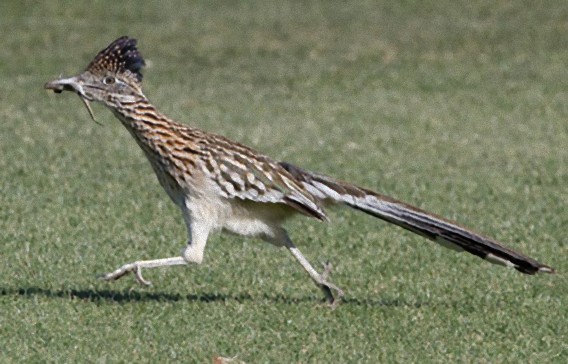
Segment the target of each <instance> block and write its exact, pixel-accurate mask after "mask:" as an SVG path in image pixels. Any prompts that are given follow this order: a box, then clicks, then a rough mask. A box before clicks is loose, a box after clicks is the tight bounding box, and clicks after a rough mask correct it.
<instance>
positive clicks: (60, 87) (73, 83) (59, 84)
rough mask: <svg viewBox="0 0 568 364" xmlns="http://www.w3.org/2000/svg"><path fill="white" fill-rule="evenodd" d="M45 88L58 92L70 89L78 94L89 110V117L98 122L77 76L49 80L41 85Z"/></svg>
mask: <svg viewBox="0 0 568 364" xmlns="http://www.w3.org/2000/svg"><path fill="white" fill-rule="evenodd" d="M43 87H44V88H45V89H46V90H53V92H55V93H58V94H60V93H61V92H63V91H71V92H76V93H77V95H79V98H80V99H81V101H83V104H85V107H86V108H87V111H89V115H90V116H91V118H92V119H93V120H94V121H95V122H96V123H97V124H98V121H97V120H96V119H95V115H94V114H93V110H92V109H91V105H90V104H89V97H87V95H85V92H84V91H83V87H82V86H81V83H80V82H79V79H78V76H75V77H69V78H60V79H58V80H54V81H50V82H48V83H46V84H45V85H44V86H43Z"/></svg>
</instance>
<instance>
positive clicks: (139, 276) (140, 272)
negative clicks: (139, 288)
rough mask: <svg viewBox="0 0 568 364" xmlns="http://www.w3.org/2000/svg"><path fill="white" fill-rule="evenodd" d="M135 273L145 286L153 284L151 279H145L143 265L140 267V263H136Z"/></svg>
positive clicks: (139, 281)
mask: <svg viewBox="0 0 568 364" xmlns="http://www.w3.org/2000/svg"><path fill="white" fill-rule="evenodd" d="M134 274H135V275H136V280H137V281H138V283H140V284H142V285H145V286H151V285H152V282H151V281H147V280H145V279H144V277H142V267H140V266H139V265H136V271H135V272H134Z"/></svg>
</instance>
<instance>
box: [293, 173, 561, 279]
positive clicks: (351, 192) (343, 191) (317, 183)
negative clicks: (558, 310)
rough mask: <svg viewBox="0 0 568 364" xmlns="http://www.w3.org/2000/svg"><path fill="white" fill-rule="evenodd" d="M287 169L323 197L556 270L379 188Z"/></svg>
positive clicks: (463, 245) (525, 267) (461, 245)
mask: <svg viewBox="0 0 568 364" xmlns="http://www.w3.org/2000/svg"><path fill="white" fill-rule="evenodd" d="M282 167H284V168H285V169H286V170H288V172H290V173H292V174H293V175H294V177H295V178H297V179H298V180H299V181H301V182H302V183H303V184H304V187H305V188H306V189H308V190H309V191H310V192H311V193H312V194H313V195H314V196H316V197H317V198H319V199H320V200H322V201H329V202H335V203H343V204H345V205H347V206H350V207H352V208H354V209H357V210H360V211H363V212H365V213H367V214H369V215H372V216H375V217H378V218H379V219H382V220H385V221H388V222H390V223H393V224H395V225H398V226H400V227H403V228H405V229H407V230H409V231H412V232H414V233H416V234H418V235H421V236H423V237H426V238H428V239H430V240H433V241H435V242H436V243H438V244H440V245H442V246H444V247H446V248H450V249H453V250H456V251H464V250H465V251H467V252H469V253H471V254H474V255H477V256H478V257H480V258H482V259H485V260H487V261H489V262H491V263H494V264H499V265H504V266H507V267H511V268H515V269H516V270H518V271H520V272H522V273H526V274H535V273H538V272H544V273H554V269H553V268H551V267H549V266H547V265H544V264H542V263H539V262H538V261H536V260H534V259H532V258H530V257H527V256H525V255H523V254H520V253H517V252H515V251H513V250H511V249H509V248H506V247H505V246H503V245H501V244H500V243H498V242H497V241H495V240H492V239H490V238H487V237H485V236H482V235H479V234H477V233H475V232H473V231H471V230H469V229H466V228H464V227H461V226H459V225H458V224H456V223H455V222H452V221H449V220H446V219H444V218H441V217H439V216H436V215H434V214H431V213H429V212H426V211H424V210H421V209H419V208H416V207H413V206H410V205H407V204H405V203H403V202H401V201H397V200H395V199H392V198H390V197H387V196H383V195H380V194H378V193H376V192H373V191H370V190H367V189H364V188H360V187H357V186H354V185H350V184H348V183H345V182H341V181H338V180H335V179H333V178H330V177H327V176H323V175H319V174H315V173H312V172H308V171H305V170H303V169H300V168H298V167H295V166H293V165H290V164H288V163H282Z"/></svg>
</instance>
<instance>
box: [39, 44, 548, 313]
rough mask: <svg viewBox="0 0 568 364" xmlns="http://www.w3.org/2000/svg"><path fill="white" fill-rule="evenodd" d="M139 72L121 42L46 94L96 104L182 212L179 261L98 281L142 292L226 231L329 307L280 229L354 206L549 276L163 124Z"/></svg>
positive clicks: (334, 183)
mask: <svg viewBox="0 0 568 364" xmlns="http://www.w3.org/2000/svg"><path fill="white" fill-rule="evenodd" d="M143 65H144V60H143V58H142V56H141V55H140V53H139V52H138V50H137V48H136V40H134V39H131V38H128V37H121V38H119V39H117V40H116V41H114V42H113V43H112V44H110V45H109V46H108V47H107V48H105V49H104V50H102V51H101V52H99V54H98V55H97V56H96V57H95V58H94V60H93V61H92V62H91V63H90V64H89V66H88V67H87V69H86V70H85V71H84V72H83V73H81V74H80V75H78V76H76V77H71V78H66V79H58V80H55V81H52V82H49V83H47V84H46V85H45V87H46V88H47V89H51V90H54V91H55V92H61V91H72V92H75V93H77V94H78V95H79V96H80V97H81V99H82V100H83V102H85V105H86V106H87V108H88V109H89V112H91V111H90V107H89V102H90V101H99V102H102V103H103V104H105V105H106V106H107V107H108V108H109V109H110V110H111V111H112V112H113V113H114V115H115V116H116V117H117V118H118V119H119V120H120V121H121V122H122V124H123V125H124V126H125V127H126V129H128V131H129V132H130V133H131V135H132V136H133V137H134V139H135V140H136V142H137V143H138V145H139V146H140V147H141V148H142V150H143V151H144V153H145V155H146V157H147V158H148V160H149V161H150V164H151V165H152V168H153V169H154V171H155V173H156V175H157V177H158V180H159V181H160V184H161V185H162V186H163V187H164V189H165V190H166V192H167V193H168V195H169V196H170V198H171V199H172V200H173V202H174V203H175V204H176V205H178V206H179V207H180V209H181V210H182V212H183V216H184V219H185V222H186V225H187V228H188V233H189V239H188V244H187V246H186V247H185V249H184V250H183V252H182V254H181V256H176V257H171V258H164V259H154V260H146V261H138V262H134V263H130V264H126V265H124V266H122V267H120V268H119V269H117V270H116V271H114V272H111V273H109V274H107V275H105V277H104V278H105V279H107V280H115V279H118V278H120V277H122V276H124V275H126V274H127V273H129V272H134V273H135V274H136V277H137V279H138V280H139V281H140V282H141V283H146V284H149V282H148V281H146V280H145V279H144V278H143V277H142V275H141V270H142V268H153V267H161V266H170V265H185V264H187V263H201V261H202V259H203V251H204V249H205V244H206V241H207V238H208V236H209V234H210V233H211V232H214V231H226V232H230V233H234V234H238V235H242V236H250V237H256V238H261V239H263V240H265V241H268V242H270V243H272V244H275V245H279V246H285V247H286V248H288V249H289V251H290V252H291V253H292V254H293V256H294V257H295V258H296V259H297V260H298V262H300V264H301V265H302V267H303V268H304V269H305V270H306V271H307V272H308V274H309V275H310V277H311V278H312V279H313V280H314V282H315V283H316V284H317V285H318V286H319V287H320V288H321V289H322V290H323V291H324V293H325V295H326V298H327V299H328V301H329V302H334V299H335V298H334V295H333V293H332V291H335V292H336V293H337V295H338V296H341V295H343V292H342V291H341V290H340V289H339V288H337V287H336V286H334V285H333V284H331V283H330V282H329V281H328V280H327V276H328V273H329V271H328V268H329V267H326V270H325V271H324V272H323V273H321V274H320V273H318V272H317V271H316V270H315V269H314V268H313V267H312V266H311V264H310V263H309V262H308V261H307V260H306V258H305V257H304V256H303V255H302V254H301V253H300V251H299V250H298V249H297V248H296V247H295V246H294V244H293V243H292V241H291V240H290V238H289V237H288V234H287V233H286V230H284V228H283V227H282V224H283V223H284V221H285V220H286V219H288V218H289V217H292V216H294V215H297V214H298V213H300V214H303V215H307V216H311V217H314V218H316V219H319V220H323V221H327V219H328V218H327V215H326V213H325V211H324V210H323V206H324V205H329V204H343V205H347V206H350V207H353V208H355V209H358V210H361V211H363V212H366V213H368V214H370V215H373V216H375V217H378V218H380V219H383V220H385V221H388V222H391V223H393V224H396V225H398V226H401V227H403V228H405V229H407V230H410V231H412V232H414V233H417V234H419V235H422V236H424V237H426V238H428V239H431V240H433V241H435V242H437V243H439V244H441V245H443V246H445V247H449V248H452V249H454V250H458V251H462V250H465V251H467V252H469V253H472V254H474V255H477V256H479V257H481V258H483V259H486V260H488V261H490V262H492V263H497V264H501V265H505V266H509V267H513V268H515V269H517V270H519V271H520V272H523V273H528V274H534V273H537V272H547V273H552V272H554V270H553V269H552V268H551V267H549V266H546V265H544V264H541V263H539V262H537V261H536V260H534V259H532V258H529V257H527V256H524V255H522V254H520V253H517V252H514V251H512V250H510V249H508V248H505V247H504V246H502V245H501V244H499V243H497V242H496V241H494V240H491V239H489V238H486V237H483V236H481V235H479V234H477V233H474V232H472V231H471V230H469V229H466V228H463V227H461V226H459V225H457V224H456V223H454V222H451V221H448V220H445V219H443V218H440V217H437V216H435V215H433V214H431V213H428V212H425V211H423V210H420V209H418V208H415V207H412V206H409V205H407V204H404V203H402V202H400V201H397V200H394V199H392V198H389V197H386V196H382V195H380V194H378V193H375V192H373V191H370V190H367V189H364V188H360V187H357V186H354V185H351V184H349V183H345V182H341V181H338V180H335V179H333V178H330V177H327V176H323V175H319V174H316V173H312V172H309V171H306V170H303V169H300V168H298V167H295V166H293V165H291V164H288V163H283V162H277V161H274V160H272V159H271V158H269V157H267V156H264V155H263V154H261V153H259V152H257V151H255V150H253V149H251V148H249V147H246V146H244V145H241V144H239V143H236V142H233V141H231V140H229V139H227V138H224V137H222V136H219V135H215V134H211V133H207V132H204V131H201V130H198V129H195V128H192V127H190V126H187V125H184V124H179V123H176V122H174V121H172V120H171V119H169V118H167V117H166V116H164V115H163V114H161V113H160V112H159V111H158V110H157V109H156V108H155V107H154V106H153V105H152V104H151V103H150V102H149V100H148V99H147V98H146V96H144V94H143V93H142V89H141V84H140V83H141V81H142V74H141V69H142V67H143ZM91 116H92V113H91Z"/></svg>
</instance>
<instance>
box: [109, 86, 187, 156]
mask: <svg viewBox="0 0 568 364" xmlns="http://www.w3.org/2000/svg"><path fill="white" fill-rule="evenodd" d="M110 109H111V110H112V112H113V113H114V115H115V116H116V117H117V118H118V119H119V120H120V121H121V123H122V124H123V125H124V126H125V127H126V129H127V130H128V131H129V132H130V134H131V135H132V136H133V137H134V139H135V140H136V142H137V143H138V145H140V147H141V148H142V149H143V150H144V152H145V153H146V155H147V156H148V157H151V155H152V154H153V153H154V152H159V149H160V148H162V147H163V146H164V145H166V144H169V143H170V142H171V141H172V140H175V139H176V136H177V134H179V133H180V131H181V130H184V131H186V132H187V131H191V130H193V129H192V128H190V127H189V126H186V125H183V124H179V123H176V122H175V121H173V120H172V119H170V118H168V117H167V116H165V115H164V114H162V113H161V112H160V111H158V109H157V108H156V107H155V106H154V105H152V104H151V103H150V101H149V100H148V99H147V98H146V97H144V96H141V97H139V98H137V99H135V100H133V101H132V102H129V101H127V102H122V103H121V104H120V105H118V106H117V107H110Z"/></svg>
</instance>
